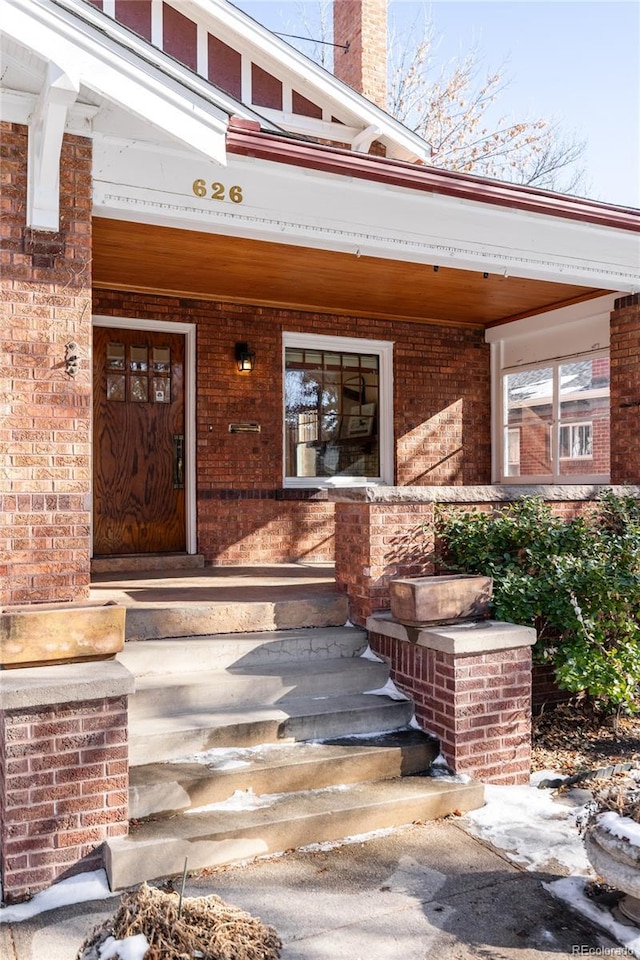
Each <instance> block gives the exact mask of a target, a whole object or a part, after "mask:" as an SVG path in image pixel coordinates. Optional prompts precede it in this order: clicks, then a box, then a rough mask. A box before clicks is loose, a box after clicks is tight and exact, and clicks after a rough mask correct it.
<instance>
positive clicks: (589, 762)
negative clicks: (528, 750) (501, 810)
mask: <svg viewBox="0 0 640 960" xmlns="http://www.w3.org/2000/svg"><path fill="white" fill-rule="evenodd" d="M532 746H533V750H532V763H531V769H532V770H533V771H535V770H557V771H558V773H563V774H567V775H569V776H571V775H572V774H576V773H579V772H580V771H583V770H597V769H598V768H602V767H608V766H610V765H612V764H619V763H622V764H628V763H637V764H638V765H639V766H640V714H637V715H635V716H623V717H620V718H618V719H616V717H614V716H613V717H612V716H609V717H607V716H604V715H602V714H600V713H597V712H596V711H594V710H593V709H592V708H591V707H590V706H589V705H588V704H581V703H576V704H567V705H564V704H563V705H562V706H559V707H556V708H555V709H553V710H549V711H547V712H544V713H542V714H541V715H540V716H538V717H534V720H533V742H532Z"/></svg>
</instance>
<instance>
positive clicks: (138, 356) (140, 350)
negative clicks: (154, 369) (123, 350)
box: [129, 347, 149, 370]
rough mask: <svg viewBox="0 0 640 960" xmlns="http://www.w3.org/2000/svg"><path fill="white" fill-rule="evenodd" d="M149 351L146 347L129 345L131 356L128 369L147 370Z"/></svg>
mask: <svg viewBox="0 0 640 960" xmlns="http://www.w3.org/2000/svg"><path fill="white" fill-rule="evenodd" d="M148 355H149V351H148V348H147V347H131V356H130V359H129V369H130V370H147V369H148V368H149V362H148Z"/></svg>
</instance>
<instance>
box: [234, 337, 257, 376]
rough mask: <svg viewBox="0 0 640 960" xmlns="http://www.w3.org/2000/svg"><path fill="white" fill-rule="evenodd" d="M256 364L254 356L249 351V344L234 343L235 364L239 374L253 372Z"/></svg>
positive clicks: (243, 342) (242, 342)
mask: <svg viewBox="0 0 640 960" xmlns="http://www.w3.org/2000/svg"><path fill="white" fill-rule="evenodd" d="M255 362H256V355H255V353H252V352H251V350H249V344H248V343H245V341H244V340H243V341H241V342H240V343H236V363H237V364H238V370H239V371H240V373H249V372H250V371H251V370H253V368H254V366H255Z"/></svg>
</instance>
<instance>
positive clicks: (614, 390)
mask: <svg viewBox="0 0 640 960" xmlns="http://www.w3.org/2000/svg"><path fill="white" fill-rule="evenodd" d="M611 483H614V484H637V483H640V294H638V293H634V294H633V295H632V296H629V297H621V299H620V300H616V301H615V303H614V310H613V313H612V314H611Z"/></svg>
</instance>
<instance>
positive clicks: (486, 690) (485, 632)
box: [367, 615, 536, 784]
mask: <svg viewBox="0 0 640 960" xmlns="http://www.w3.org/2000/svg"><path fill="white" fill-rule="evenodd" d="M367 630H368V631H369V643H370V645H371V648H372V650H374V652H375V653H377V654H379V655H380V656H381V657H384V658H385V659H386V660H388V661H389V663H390V666H391V676H392V678H393V681H394V683H396V684H397V686H398V687H399V689H401V690H403V691H404V692H405V693H406V694H407V696H409V697H411V698H412V700H413V701H414V703H415V710H416V719H417V721H418V723H419V724H420V726H421V727H422V728H423V729H424V730H426V731H427V732H428V733H432V734H435V735H436V736H437V737H438V738H439V740H440V745H441V750H442V753H443V755H444V757H445V759H446V761H447V763H448V764H449V765H450V766H451V767H452V768H453V769H454V770H455V771H456V773H465V774H468V775H469V776H472V777H475V778H477V779H479V780H483V781H485V782H486V783H497V784H516V783H528V782H529V777H530V773H531V646H532V644H533V643H534V642H535V639H536V633H535V630H533V628H531V627H517V626H514V625H513V624H510V623H498V622H494V621H483V622H482V623H480V624H477V625H476V624H460V625H456V626H450V627H431V628H430V629H418V628H411V627H405V626H403V625H402V624H400V623H398V622H397V621H396V620H393V619H391V618H390V617H389V616H388V615H387V616H376V617H370V618H369V619H368V620H367Z"/></svg>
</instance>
